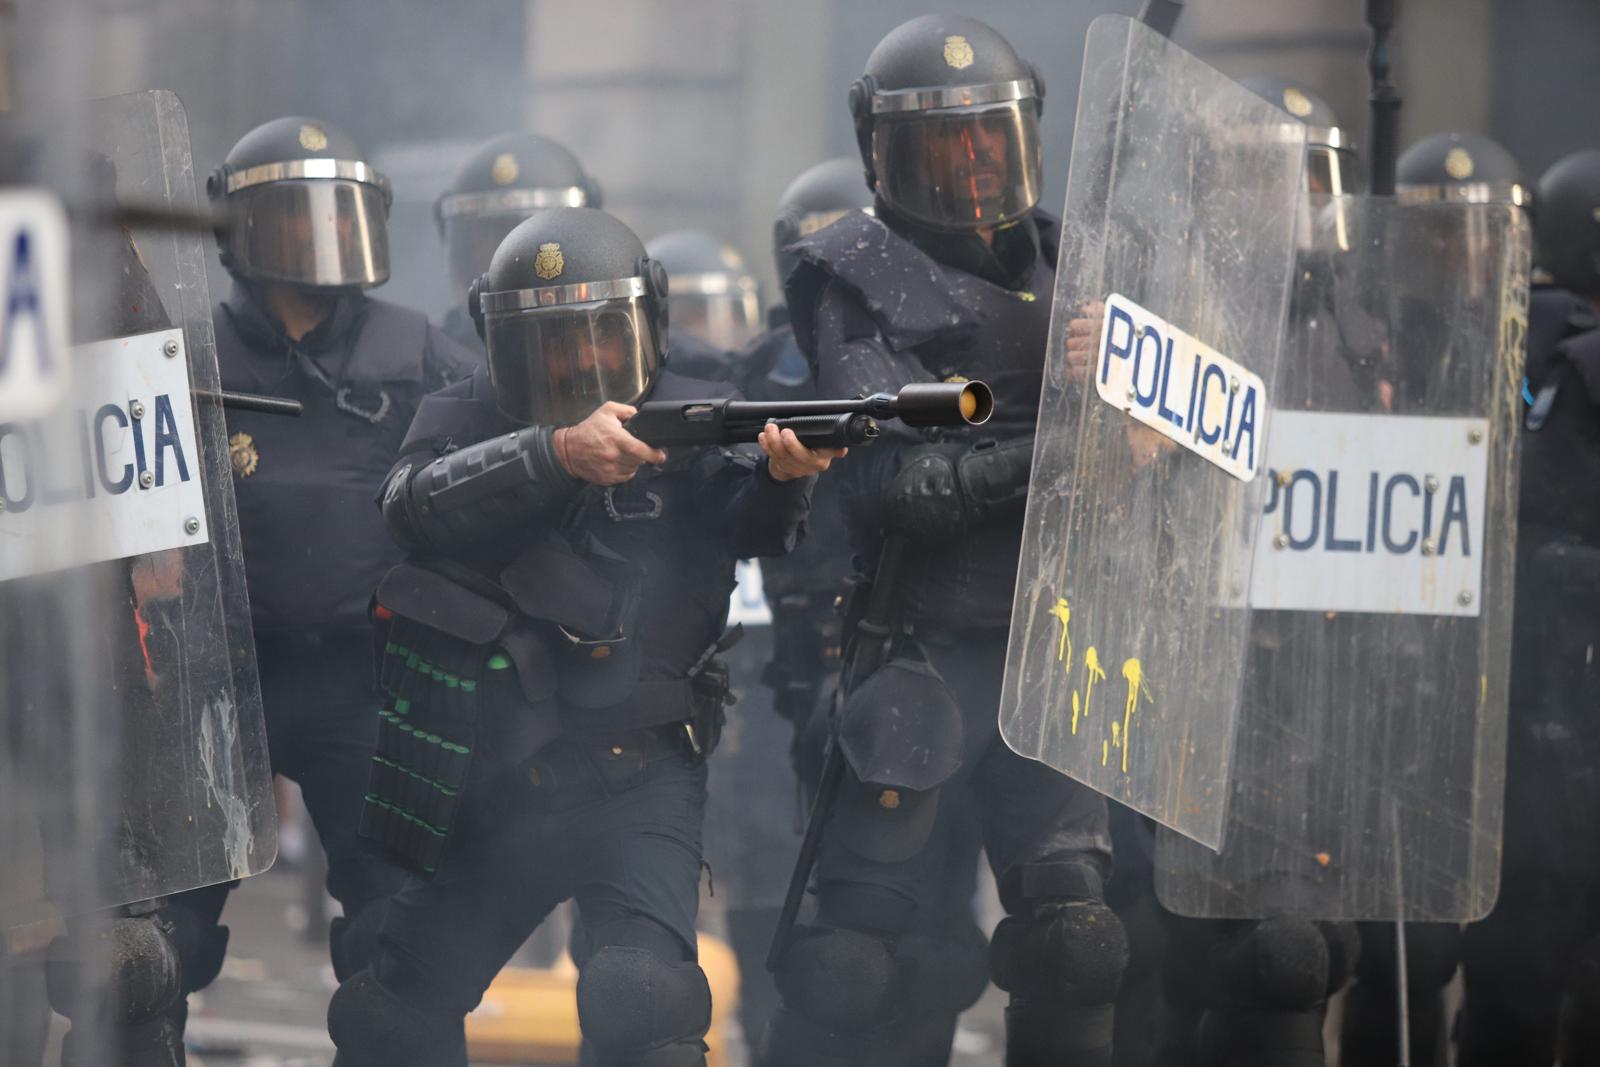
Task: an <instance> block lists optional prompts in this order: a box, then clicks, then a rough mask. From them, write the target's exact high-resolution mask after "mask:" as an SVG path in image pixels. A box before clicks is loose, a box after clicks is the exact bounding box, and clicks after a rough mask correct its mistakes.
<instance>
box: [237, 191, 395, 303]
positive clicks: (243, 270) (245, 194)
mask: <svg viewBox="0 0 1600 1067" xmlns="http://www.w3.org/2000/svg"><path fill="white" fill-rule="evenodd" d="M228 190H229V192H228V198H227V207H228V214H229V224H230V225H229V232H228V236H227V242H228V250H229V255H230V257H231V260H232V267H233V269H234V270H236V271H237V272H239V273H240V274H243V275H245V276H246V277H250V278H257V279H260V280H262V281H270V282H280V283H283V284H285V285H298V286H306V287H309V288H319V289H321V288H327V289H346V288H360V289H366V288H371V287H372V286H376V285H382V284H383V283H384V282H386V281H388V280H389V231H388V225H387V219H388V197H387V195H386V193H385V189H384V184H383V179H382V178H381V177H380V176H379V175H378V174H377V172H375V171H373V170H372V169H371V168H369V167H367V166H366V165H365V164H361V163H346V162H345V161H343V160H324V159H308V160H301V161H296V162H292V163H274V164H267V165H266V166H262V167H252V168H250V169H248V170H245V171H241V172H239V173H237V174H233V175H230V176H229V177H228Z"/></svg>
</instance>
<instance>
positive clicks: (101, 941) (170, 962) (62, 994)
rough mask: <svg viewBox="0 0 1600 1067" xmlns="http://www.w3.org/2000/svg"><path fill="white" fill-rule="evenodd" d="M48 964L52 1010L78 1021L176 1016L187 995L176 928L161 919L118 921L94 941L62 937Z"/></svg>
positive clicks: (125, 1022)
mask: <svg viewBox="0 0 1600 1067" xmlns="http://www.w3.org/2000/svg"><path fill="white" fill-rule="evenodd" d="M223 940H224V943H226V940H227V938H226V931H224V937H223ZM45 966H46V970H45V988H46V992H47V993H48V995H49V999H50V1004H51V1006H52V1007H54V1008H55V1010H56V1011H58V1012H60V1013H61V1014H62V1015H64V1016H66V1017H67V1018H69V1019H73V1020H82V1019H87V1020H99V1021H105V1022H109V1023H111V1024H112V1025H115V1026H118V1027H130V1026H137V1025H139V1024H141V1023H144V1022H146V1021H148V1020H151V1019H154V1018H156V1017H158V1016H162V1015H165V1014H167V1013H168V1012H170V1011H171V1010H172V1009H173V1008H174V1007H176V1006H177V1005H178V1004H179V1003H180V1002H181V1001H182V999H183V994H184V993H185V992H187V990H186V988H185V986H184V982H183V962H182V959H181V956H180V953H179V948H178V945H177V944H176V942H175V941H174V939H173V936H172V931H171V928H170V926H169V924H166V923H163V922H161V921H159V920H158V918H157V917H156V916H155V915H143V916H139V917H137V918H131V917H122V918H118V919H114V920H112V922H111V923H110V924H109V925H108V926H107V927H106V928H105V930H104V933H103V935H101V936H99V937H95V938H93V939H91V940H90V941H89V942H88V943H85V941H84V940H82V939H80V937H79V936H71V937H59V938H57V939H56V940H55V941H54V942H52V943H51V945H50V951H49V958H48V961H47V962H46V965H45ZM217 966H218V967H219V968H220V967H221V964H220V962H219V963H218V965H217Z"/></svg>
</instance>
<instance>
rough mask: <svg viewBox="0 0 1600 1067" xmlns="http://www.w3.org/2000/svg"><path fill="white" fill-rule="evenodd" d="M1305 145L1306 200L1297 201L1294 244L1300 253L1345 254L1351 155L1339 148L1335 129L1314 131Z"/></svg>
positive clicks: (1352, 186) (1354, 181)
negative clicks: (1297, 216)
mask: <svg viewBox="0 0 1600 1067" xmlns="http://www.w3.org/2000/svg"><path fill="white" fill-rule="evenodd" d="M1312 133H1313V135H1314V138H1315V139H1314V140H1312V141H1311V142H1310V143H1308V144H1307V145H1306V193H1307V195H1306V197H1305V198H1304V199H1303V200H1302V201H1301V205H1302V206H1301V212H1300V219H1299V223H1298V225H1297V227H1296V243H1297V246H1298V247H1299V249H1300V251H1301V252H1348V251H1350V248H1351V244H1350V242H1351V233H1350V221H1349V214H1350V213H1349V209H1348V206H1347V205H1348V204H1349V197H1350V196H1352V195H1354V194H1355V193H1356V192H1357V190H1358V182H1359V175H1358V174H1357V172H1356V157H1355V154H1354V153H1353V152H1351V151H1349V150H1348V149H1347V148H1345V147H1343V145H1344V143H1345V141H1344V134H1343V132H1342V131H1340V130H1338V129H1327V130H1314V131H1312Z"/></svg>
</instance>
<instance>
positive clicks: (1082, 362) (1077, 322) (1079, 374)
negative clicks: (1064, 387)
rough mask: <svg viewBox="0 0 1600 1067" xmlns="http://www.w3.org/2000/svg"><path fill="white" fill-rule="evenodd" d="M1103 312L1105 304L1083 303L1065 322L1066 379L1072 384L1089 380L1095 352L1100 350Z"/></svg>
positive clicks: (1095, 302)
mask: <svg viewBox="0 0 1600 1067" xmlns="http://www.w3.org/2000/svg"><path fill="white" fill-rule="evenodd" d="M1105 314H1106V306H1105V305H1104V304H1102V303H1101V302H1100V301H1098V300H1096V301H1093V302H1091V303H1088V304H1085V305H1083V307H1082V309H1081V310H1079V312H1078V314H1076V315H1074V316H1073V317H1072V319H1071V320H1070V321H1069V322H1068V323H1067V380H1068V381H1070V382H1072V383H1073V384H1074V385H1083V384H1085V383H1086V382H1088V380H1089V376H1090V373H1091V372H1092V370H1093V368H1094V357H1095V353H1097V352H1098V351H1099V350H1100V324H1101V322H1103V321H1104V320H1105Z"/></svg>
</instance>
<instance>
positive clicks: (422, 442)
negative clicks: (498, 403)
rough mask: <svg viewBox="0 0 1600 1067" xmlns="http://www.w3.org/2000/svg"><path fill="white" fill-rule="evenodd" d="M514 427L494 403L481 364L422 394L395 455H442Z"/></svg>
mask: <svg viewBox="0 0 1600 1067" xmlns="http://www.w3.org/2000/svg"><path fill="white" fill-rule="evenodd" d="M517 428H518V427H517V426H515V425H513V424H512V423H511V421H510V420H509V419H507V418H506V417H505V416H504V415H502V414H500V409H499V408H497V407H495V403H494V390H493V388H492V387H491V386H490V385H489V372H488V370H487V369H485V368H482V367H480V368H478V369H477V370H475V371H474V372H473V373H472V375H471V376H470V377H467V378H463V379H462V380H461V381H459V382H455V383H453V384H451V385H449V386H446V387H445V388H443V389H441V390H439V391H438V392H437V393H430V394H429V395H427V396H425V397H423V398H422V403H421V404H419V405H418V406H417V414H416V417H415V418H413V419H412V420H411V429H409V430H408V431H406V439H405V442H404V443H403V444H402V445H401V446H400V449H399V452H398V453H397V455H401V456H408V455H410V454H411V453H413V452H432V453H434V454H435V455H442V454H444V453H445V452H447V451H451V450H453V449H456V448H464V447H465V446H467V445H472V444H477V443H478V442H479V441H486V440H488V439H489V438H491V437H493V436H495V435H496V434H500V433H510V432H512V431H513V430H516V429H517Z"/></svg>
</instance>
